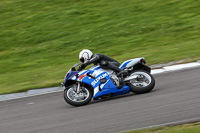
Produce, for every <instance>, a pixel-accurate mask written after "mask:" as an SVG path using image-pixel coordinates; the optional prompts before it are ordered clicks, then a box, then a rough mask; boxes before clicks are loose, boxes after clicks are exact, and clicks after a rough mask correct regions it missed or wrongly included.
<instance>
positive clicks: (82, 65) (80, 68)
mask: <svg viewBox="0 0 200 133" xmlns="http://www.w3.org/2000/svg"><path fill="white" fill-rule="evenodd" d="M85 67H86V65H85V64H81V65H80V66H79V68H78V71H80V70H83V69H84V68H85Z"/></svg>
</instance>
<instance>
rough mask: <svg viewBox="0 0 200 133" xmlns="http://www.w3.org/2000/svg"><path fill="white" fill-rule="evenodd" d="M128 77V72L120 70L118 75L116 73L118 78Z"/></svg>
mask: <svg viewBox="0 0 200 133" xmlns="http://www.w3.org/2000/svg"><path fill="white" fill-rule="evenodd" d="M127 75H128V70H121V71H120V72H119V73H117V76H118V77H124V76H127Z"/></svg>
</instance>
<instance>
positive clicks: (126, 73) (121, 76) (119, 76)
mask: <svg viewBox="0 0 200 133" xmlns="http://www.w3.org/2000/svg"><path fill="white" fill-rule="evenodd" d="M127 75H128V70H122V71H120V72H119V73H117V76H118V79H119V85H118V86H117V89H121V88H122V87H123V85H125V83H124V81H123V79H124V77H125V76H127Z"/></svg>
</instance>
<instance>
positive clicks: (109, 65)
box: [84, 53, 122, 73]
mask: <svg viewBox="0 0 200 133" xmlns="http://www.w3.org/2000/svg"><path fill="white" fill-rule="evenodd" d="M92 63H93V64H95V65H97V64H99V65H100V66H101V68H103V69H111V70H113V71H114V72H116V73H118V72H120V71H122V70H121V69H120V68H119V66H120V63H119V62H118V61H116V60H114V59H112V58H110V57H108V56H106V55H104V54H98V53H96V54H95V55H94V57H93V58H92V59H91V60H89V61H87V62H86V63H84V64H85V67H86V66H87V65H90V64H92Z"/></svg>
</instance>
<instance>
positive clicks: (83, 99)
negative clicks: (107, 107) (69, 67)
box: [63, 86, 92, 106]
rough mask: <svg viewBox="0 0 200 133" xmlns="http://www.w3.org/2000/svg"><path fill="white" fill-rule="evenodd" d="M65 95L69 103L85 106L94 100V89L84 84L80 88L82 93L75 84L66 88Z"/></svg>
mask: <svg viewBox="0 0 200 133" xmlns="http://www.w3.org/2000/svg"><path fill="white" fill-rule="evenodd" d="M63 96H64V99H65V101H66V102H67V103H68V104H70V105H72V106H83V105H86V104H88V103H89V102H90V101H91V100H92V91H91V90H90V88H88V87H85V86H82V87H81V88H80V93H79V94H77V93H76V92H75V91H74V88H73V86H70V87H68V88H66V89H65V90H64V95H63Z"/></svg>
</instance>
